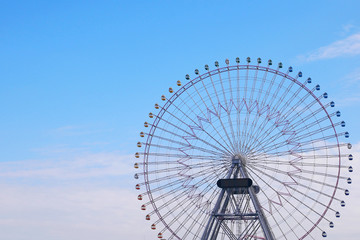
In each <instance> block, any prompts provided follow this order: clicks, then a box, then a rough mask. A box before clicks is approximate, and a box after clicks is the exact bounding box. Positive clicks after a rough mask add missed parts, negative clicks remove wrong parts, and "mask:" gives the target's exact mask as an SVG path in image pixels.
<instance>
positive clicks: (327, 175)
mask: <svg viewBox="0 0 360 240" xmlns="http://www.w3.org/2000/svg"><path fill="white" fill-rule="evenodd" d="M256 166H261V167H262V168H263V169H267V170H271V171H273V172H276V173H279V174H284V175H289V173H291V172H287V171H283V170H280V169H277V168H272V167H270V166H265V165H261V164H257V165H256ZM252 167H255V166H254V165H252ZM295 169H296V170H297V172H293V173H291V174H290V175H291V176H297V175H298V174H299V172H298V171H300V172H301V174H304V173H306V174H310V175H317V176H324V177H329V178H336V179H338V178H340V179H347V178H346V177H342V176H337V175H335V174H330V173H327V172H317V171H311V170H306V169H297V168H295V167H294V170H295ZM257 170H259V168H257Z"/></svg>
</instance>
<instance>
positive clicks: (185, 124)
mask: <svg viewBox="0 0 360 240" xmlns="http://www.w3.org/2000/svg"><path fill="white" fill-rule="evenodd" d="M173 106H174V107H175V108H176V109H177V110H178V111H179V112H181V113H182V115H183V116H186V117H187V118H188V119H189V120H190V121H191V122H192V123H193V124H195V127H196V128H198V129H199V130H201V131H202V132H204V133H206V134H207V135H208V136H209V137H210V138H211V139H212V140H214V141H215V142H216V143H217V144H219V145H220V146H221V147H222V148H223V150H225V151H227V152H229V150H228V148H226V147H225V146H224V145H223V144H221V143H220V142H219V141H218V140H216V139H215V138H214V137H213V136H212V135H211V134H209V133H208V132H207V131H205V129H204V128H202V127H201V126H199V125H198V123H196V122H195V121H194V120H193V119H192V118H190V117H189V116H188V115H187V114H185V113H184V112H183V111H182V110H181V109H180V108H179V107H177V106H176V105H173ZM167 113H168V114H169V115H171V116H172V117H174V118H175V119H177V120H178V121H179V122H181V123H183V125H184V126H186V127H187V128H189V129H190V131H194V130H193V129H192V128H191V126H190V125H189V124H188V123H185V122H184V121H183V120H181V119H179V118H178V117H177V116H175V115H174V114H172V113H171V112H169V111H167ZM164 121H165V120H164ZM165 122H166V121H165ZM166 123H168V121H167V122H166ZM183 131H184V132H186V133H189V132H188V131H186V130H183ZM216 131H217V130H216ZM218 134H219V133H218ZM219 136H220V137H221V135H219ZM184 137H185V136H184ZM188 137H192V138H194V137H195V138H196V139H198V140H200V141H202V142H204V143H206V141H205V140H203V139H201V138H199V136H197V135H195V133H189V135H188ZM221 138H222V137H221ZM222 140H223V141H224V143H225V144H226V145H227V143H226V141H225V140H224V139H222ZM228 147H229V146H228ZM229 153H230V152H229Z"/></svg>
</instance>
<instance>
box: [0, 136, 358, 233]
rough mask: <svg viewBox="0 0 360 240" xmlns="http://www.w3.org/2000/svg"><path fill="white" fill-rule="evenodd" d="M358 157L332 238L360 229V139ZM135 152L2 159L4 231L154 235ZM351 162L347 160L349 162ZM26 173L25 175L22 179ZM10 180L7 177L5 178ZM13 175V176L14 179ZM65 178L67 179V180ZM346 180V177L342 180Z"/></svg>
mask: <svg viewBox="0 0 360 240" xmlns="http://www.w3.org/2000/svg"><path fill="white" fill-rule="evenodd" d="M351 152H352V153H353V155H354V157H355V159H354V160H353V162H352V164H354V165H353V167H354V173H352V174H351V173H348V172H347V171H346V169H344V171H343V173H344V176H346V177H348V176H351V177H352V178H353V184H354V186H348V185H346V184H345V186H346V187H350V188H349V189H350V191H351V192H350V196H348V197H347V196H344V195H343V194H342V193H340V194H339V195H338V196H340V198H344V200H345V201H346V203H347V206H346V208H345V209H340V207H338V206H335V208H336V209H338V208H339V210H340V211H341V214H342V217H341V218H340V219H334V217H333V216H332V215H331V214H330V216H329V218H330V219H331V220H334V222H335V228H334V229H328V228H327V229H326V230H327V232H328V239H329V240H331V239H349V240H355V239H357V236H359V234H360V230H359V229H358V228H356V227H355V228H354V224H356V222H357V220H356V219H357V218H358V216H360V206H359V205H358V204H357V201H358V199H360V189H359V188H358V187H356V186H357V184H358V183H359V182H360V175H359V174H356V173H357V171H359V170H360V164H359V162H358V161H357V160H358V159H360V143H358V144H354V147H353V149H352V150H351ZM133 160H134V158H133V156H123V155H121V154H117V153H107V154H105V153H98V154H87V155H81V156H73V157H72V158H69V159H66V160H65V159H61V158H57V159H56V160H55V159H50V160H48V161H44V160H31V161H28V162H26V161H22V162H18V163H17V164H15V163H1V164H0V182H1V184H0V189H1V191H2V192H1V195H0V206H2V207H1V208H0V232H1V237H2V238H3V239H7V240H25V239H38V240H45V239H46V240H62V239H69V240H77V239H79V240H80V239H87V240H98V239H106V240H113V239H114V240H115V239H116V240H118V239H136V240H149V239H155V238H156V233H157V231H152V230H151V229H150V224H151V223H152V221H150V222H149V221H146V220H145V219H144V216H145V212H143V211H141V210H140V205H141V204H142V203H141V202H140V201H138V200H136V195H137V194H138V193H137V192H136V191H135V190H133V189H134V185H135V180H132V179H133V178H132V175H133V173H134V171H133V169H132V164H131V163H132V162H133ZM347 163H348V162H346V164H347ZM114 176H119V178H118V179H119V180H121V181H122V182H125V184H126V186H125V185H124V184H123V183H122V182H120V181H119V182H115V183H112V184H109V182H105V183H102V184H100V185H99V184H94V182H96V181H98V180H99V179H100V178H101V179H110V180H112V179H113V177H114ZM19 179H25V180H26V181H23V180H22V181H19ZM4 180H7V181H4ZM10 180H12V181H10ZM66 180H70V181H68V182H66V184H55V183H58V182H60V183H63V182H64V181H66ZM343 184H344V183H343Z"/></svg>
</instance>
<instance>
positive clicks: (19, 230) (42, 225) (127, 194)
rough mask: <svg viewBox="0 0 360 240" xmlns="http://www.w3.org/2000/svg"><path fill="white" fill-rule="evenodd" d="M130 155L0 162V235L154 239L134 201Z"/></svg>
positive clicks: (11, 239)
mask: <svg viewBox="0 0 360 240" xmlns="http://www.w3.org/2000/svg"><path fill="white" fill-rule="evenodd" d="M55 155H56V154H55ZM133 160H134V157H133V156H128V155H121V154H118V153H96V154H84V155H81V154H80V156H78V155H73V156H71V154H70V155H66V157H64V156H62V157H61V156H60V157H56V158H55V157H54V158H49V159H47V160H28V161H18V162H2V163H0V189H1V194H0V206H1V208H0V233H1V234H0V235H1V239H7V240H23V239H24V240H25V239H38V240H63V239H69V240H77V239H79V240H80V239H87V240H98V239H107V240H112V239H113V240H115V239H116V240H118V239H139V240H149V239H154V238H156V231H152V230H151V229H150V225H151V223H150V222H149V221H146V220H145V215H144V212H143V211H141V210H140V206H141V204H142V203H141V202H140V201H138V200H137V194H138V192H136V190H135V187H134V186H135V180H134V179H133V174H134V169H133V167H132V162H133Z"/></svg>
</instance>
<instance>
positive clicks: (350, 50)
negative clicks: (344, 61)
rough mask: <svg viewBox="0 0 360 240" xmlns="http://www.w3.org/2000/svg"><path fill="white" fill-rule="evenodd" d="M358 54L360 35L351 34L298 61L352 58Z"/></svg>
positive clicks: (301, 57)
mask: <svg viewBox="0 0 360 240" xmlns="http://www.w3.org/2000/svg"><path fill="white" fill-rule="evenodd" d="M359 54H360V33H356V34H353V35H351V36H349V37H347V38H345V39H343V40H339V41H336V42H333V43H331V44H329V45H327V46H324V47H320V48H319V49H317V50H315V51H312V52H310V53H308V54H306V55H303V56H300V57H299V59H301V60H305V61H315V60H321V59H330V58H336V57H342V56H354V55H359Z"/></svg>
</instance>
